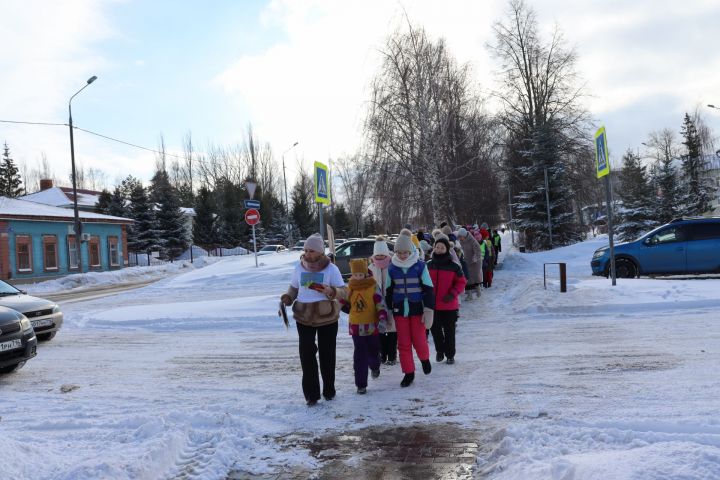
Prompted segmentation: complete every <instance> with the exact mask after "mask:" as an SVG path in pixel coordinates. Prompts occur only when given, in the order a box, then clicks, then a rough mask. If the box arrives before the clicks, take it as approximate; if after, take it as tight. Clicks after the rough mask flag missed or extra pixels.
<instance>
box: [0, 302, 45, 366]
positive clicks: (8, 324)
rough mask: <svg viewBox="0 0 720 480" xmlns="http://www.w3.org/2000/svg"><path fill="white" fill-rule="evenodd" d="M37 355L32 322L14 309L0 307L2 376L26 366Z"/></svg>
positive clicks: (0, 364)
mask: <svg viewBox="0 0 720 480" xmlns="http://www.w3.org/2000/svg"><path fill="white" fill-rule="evenodd" d="M36 354H37V338H35V331H34V330H33V327H32V324H31V323H30V320H28V319H27V318H25V315H23V314H22V313H20V312H18V311H15V310H13V309H12V308H6V307H0V374H1V373H10V372H12V371H13V370H15V369H17V368H20V367H22V366H23V365H25V362H27V361H28V360H30V359H31V358H33V357H34V356H35V355H36Z"/></svg>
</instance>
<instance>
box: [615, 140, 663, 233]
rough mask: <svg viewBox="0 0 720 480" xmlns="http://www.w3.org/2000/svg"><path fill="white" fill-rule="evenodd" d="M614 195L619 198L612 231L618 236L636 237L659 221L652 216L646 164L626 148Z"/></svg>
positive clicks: (652, 198)
mask: <svg viewBox="0 0 720 480" xmlns="http://www.w3.org/2000/svg"><path fill="white" fill-rule="evenodd" d="M617 196H618V198H619V199H620V201H621V202H622V205H621V206H620V208H619V209H618V210H617V211H616V213H617V216H618V220H617V227H616V228H615V232H616V233H617V235H618V238H619V240H621V241H625V242H627V241H632V240H635V239H636V238H638V237H639V236H640V235H641V234H642V233H644V232H647V231H649V230H651V229H653V228H654V227H656V226H657V225H658V222H657V220H656V219H655V218H654V216H653V215H654V213H655V212H654V209H653V202H654V201H655V196H654V192H653V188H652V185H651V184H650V182H649V179H648V174H647V171H646V167H645V166H643V165H642V163H641V162H640V157H638V156H637V155H635V154H634V153H633V152H632V150H629V149H628V151H627V152H625V155H624V156H623V167H622V170H621V172H620V190H619V191H618V192H617Z"/></svg>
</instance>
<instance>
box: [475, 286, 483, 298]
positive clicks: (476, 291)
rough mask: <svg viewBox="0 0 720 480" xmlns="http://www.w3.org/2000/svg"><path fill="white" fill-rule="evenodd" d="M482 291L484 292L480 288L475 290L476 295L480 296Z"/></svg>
mask: <svg viewBox="0 0 720 480" xmlns="http://www.w3.org/2000/svg"><path fill="white" fill-rule="evenodd" d="M481 293H482V292H481V291H480V289H479V288H478V289H477V290H475V297H476V298H480V294H481Z"/></svg>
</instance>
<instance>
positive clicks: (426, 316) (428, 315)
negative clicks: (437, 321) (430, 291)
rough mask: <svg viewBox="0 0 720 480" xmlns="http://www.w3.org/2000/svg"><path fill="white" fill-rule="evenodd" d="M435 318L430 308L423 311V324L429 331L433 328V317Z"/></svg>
mask: <svg viewBox="0 0 720 480" xmlns="http://www.w3.org/2000/svg"><path fill="white" fill-rule="evenodd" d="M434 316H435V312H433V310H432V309H431V308H426V309H425V310H423V323H424V324H425V328H426V329H430V328H432V326H433V317H434Z"/></svg>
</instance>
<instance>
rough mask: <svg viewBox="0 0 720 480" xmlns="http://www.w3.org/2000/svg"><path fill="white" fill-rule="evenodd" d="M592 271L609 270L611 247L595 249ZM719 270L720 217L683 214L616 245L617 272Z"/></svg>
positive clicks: (626, 274) (632, 274)
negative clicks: (689, 216) (629, 240)
mask: <svg viewBox="0 0 720 480" xmlns="http://www.w3.org/2000/svg"><path fill="white" fill-rule="evenodd" d="M590 265H591V267H592V271H593V275H602V276H605V277H607V276H608V275H609V274H610V247H602V248H599V249H597V250H596V251H595V254H594V255H593V258H592V261H591V262H590ZM696 273H720V217H702V218H682V219H677V220H673V221H672V222H670V223H668V224H666V225H663V226H662V227H658V228H656V229H655V230H653V231H651V232H649V233H646V234H645V235H643V236H642V237H640V238H639V239H637V240H635V241H634V242H629V243H621V244H619V245H615V274H616V275H617V277H619V278H635V277H639V276H640V275H682V274H696Z"/></svg>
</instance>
